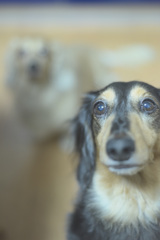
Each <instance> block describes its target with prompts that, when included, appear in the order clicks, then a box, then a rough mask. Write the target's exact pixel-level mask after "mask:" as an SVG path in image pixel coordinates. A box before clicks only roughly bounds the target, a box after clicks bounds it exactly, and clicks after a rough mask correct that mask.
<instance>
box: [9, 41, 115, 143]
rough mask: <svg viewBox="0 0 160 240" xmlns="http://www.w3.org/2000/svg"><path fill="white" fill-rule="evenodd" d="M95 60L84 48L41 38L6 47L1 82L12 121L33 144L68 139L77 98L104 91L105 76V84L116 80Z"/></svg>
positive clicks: (92, 53) (14, 43) (106, 68)
mask: <svg viewBox="0 0 160 240" xmlns="http://www.w3.org/2000/svg"><path fill="white" fill-rule="evenodd" d="M97 54H98V50H97V51H96V50H95V51H94V50H93V49H91V48H89V47H85V46H83V47H82V46H81V47H78V46H76V45H75V46H74V45H71V46H67V45H65V44H62V43H59V42H52V41H47V40H44V39H41V38H16V39H13V40H12V41H11V43H10V45H9V46H8V50H7V54H6V82H7V86H8V87H9V88H10V89H11V93H12V96H13V98H14V103H15V104H14V105H15V112H16V113H17V116H18V117H19V118H20V120H22V122H23V123H24V126H26V127H27V129H28V130H29V131H30V132H31V135H32V136H33V138H34V139H35V140H36V141H37V140H38V141H43V140H45V139H48V138H49V137H52V136H58V135H60V136H63V137H62V138H65V137H64V136H66V138H68V135H70V134H69V133H68V132H69V130H68V125H69V124H68V122H69V120H70V119H72V118H74V117H75V116H76V114H77V113H78V110H79V107H80V102H81V101H80V99H81V95H82V93H83V92H84V91H87V90H88V89H89V88H90V87H91V88H93V89H96V88H97V86H99V87H102V86H104V79H105V81H106V76H108V77H107V79H108V84H109V83H111V82H112V81H115V80H116V75H115V74H114V73H113V74H112V73H111V72H110V70H109V69H108V67H107V66H106V63H102V61H101V60H100V57H99V58H98V57H95V56H97ZM99 54H100V53H99ZM66 110H67V111H66ZM64 142H66V141H64ZM64 145H65V143H64Z"/></svg>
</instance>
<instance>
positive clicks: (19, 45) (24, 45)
mask: <svg viewBox="0 0 160 240" xmlns="http://www.w3.org/2000/svg"><path fill="white" fill-rule="evenodd" d="M14 61H15V67H16V71H17V72H18V74H20V76H25V77H26V78H27V80H28V81H31V83H33V82H45V81H46V80H47V79H48V75H49V71H50V63H51V52H50V49H49V46H48V44H47V43H46V42H44V41H42V40H40V39H24V40H23V39H22V40H19V41H17V42H15V43H14Z"/></svg>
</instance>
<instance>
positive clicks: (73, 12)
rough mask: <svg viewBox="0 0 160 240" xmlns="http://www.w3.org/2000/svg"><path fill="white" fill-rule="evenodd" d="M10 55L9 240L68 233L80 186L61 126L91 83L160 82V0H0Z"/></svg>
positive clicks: (4, 88)
mask: <svg viewBox="0 0 160 240" xmlns="http://www.w3.org/2000/svg"><path fill="white" fill-rule="evenodd" d="M42 40H43V41H42ZM42 42H43V43H42ZM0 63H1V67H0V240H65V239H66V228H67V216H68V214H69V213H70V212H71V211H72V208H73V205H74V202H75V196H76V192H77V189H78V187H77V184H76V180H75V167H76V161H75V158H76V156H75V155H73V154H71V153H70V150H69V149H72V146H70V145H72V136H71V135H70V132H69V131H68V130H69V125H67V126H66V127H65V128H64V130H63V131H61V129H63V127H64V125H65V124H66V121H68V120H69V119H71V118H73V117H74V116H75V115H76V112H77V111H78V109H79V106H80V103H81V98H82V96H83V93H84V92H86V91H88V90H93V89H98V88H100V87H102V86H105V85H107V84H108V83H110V82H112V81H117V80H120V81H131V80H140V81H145V82H147V83H150V84H153V85H154V86H156V87H160V80H159V78H160V1H158V0H157V1H156V0H155V1H153V0H152V1H150V0H140V1H138V0H124V1H121V0H97V1H96V0H87V1H85V0H68V1H67V0H57V1H53V0H46V1H44V0H32V1H31V0H17V1H16V0H15V1H14V0H0ZM45 64H46V65H45ZM42 69H47V70H45V71H44V72H43V71H42ZM42 72H43V73H42ZM43 75H44V76H43ZM42 76H43V78H42ZM100 79H101V80H102V81H101V82H100ZM70 96H72V97H71V98H70ZM73 102H74V103H75V104H74V106H73ZM46 109H47V110H46ZM51 113H52V114H51ZM66 116H67V117H66ZM56 117H57V118H56ZM55 118H56V120H55ZM46 119H47V120H48V119H49V120H50V121H49V120H48V122H46ZM54 121H55V122H54ZM57 122H58V123H59V125H56V124H57ZM52 123H53V124H52ZM37 126H38V127H37ZM42 129H44V132H43V133H44V135H43V134H42V135H41V131H40V130H42ZM46 129H47V130H46ZM48 129H49V130H48ZM55 129H56V130H57V131H56V130H55ZM39 136H40V137H39ZM69 143H71V144H69ZM68 144H69V145H68Z"/></svg>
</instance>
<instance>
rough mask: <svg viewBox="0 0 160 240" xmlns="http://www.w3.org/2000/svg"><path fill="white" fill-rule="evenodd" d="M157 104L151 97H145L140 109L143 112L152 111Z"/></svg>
mask: <svg viewBox="0 0 160 240" xmlns="http://www.w3.org/2000/svg"><path fill="white" fill-rule="evenodd" d="M156 107H157V105H156V104H155V102H154V101H153V100H151V99H145V100H144V101H143V102H142V104H141V110H142V111H143V112H147V113H152V112H154V110H155V109H156Z"/></svg>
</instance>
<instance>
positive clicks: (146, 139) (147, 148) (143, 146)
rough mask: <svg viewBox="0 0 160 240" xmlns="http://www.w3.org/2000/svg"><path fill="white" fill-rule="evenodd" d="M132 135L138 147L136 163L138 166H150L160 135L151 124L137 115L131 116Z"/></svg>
mask: <svg viewBox="0 0 160 240" xmlns="http://www.w3.org/2000/svg"><path fill="white" fill-rule="evenodd" d="M129 121H130V134H131V137H132V138H133V139H134V142H135V145H136V153H135V156H134V157H135V161H136V162H137V163H138V164H150V163H151V162H152V161H153V159H154V151H153V149H154V147H155V145H156V142H157V138H158V134H157V133H156V131H155V130H154V129H153V128H152V127H151V126H150V125H149V122H148V121H147V120H146V119H145V118H144V119H143V118H142V117H140V116H139V115H138V114H137V113H130V114H129Z"/></svg>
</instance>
